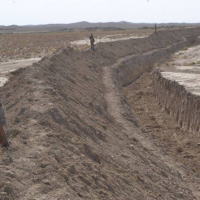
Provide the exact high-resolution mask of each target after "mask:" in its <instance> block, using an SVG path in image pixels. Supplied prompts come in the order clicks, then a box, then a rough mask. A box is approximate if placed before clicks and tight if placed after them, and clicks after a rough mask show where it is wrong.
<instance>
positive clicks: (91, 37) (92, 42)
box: [89, 33, 95, 50]
mask: <svg viewBox="0 0 200 200" xmlns="http://www.w3.org/2000/svg"><path fill="white" fill-rule="evenodd" d="M89 39H90V44H91V50H94V42H95V39H94V36H93V34H92V33H91V35H90V37H89Z"/></svg>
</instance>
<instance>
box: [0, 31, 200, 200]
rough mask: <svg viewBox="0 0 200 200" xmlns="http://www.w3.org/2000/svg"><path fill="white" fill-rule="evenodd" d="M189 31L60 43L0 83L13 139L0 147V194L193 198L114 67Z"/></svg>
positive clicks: (9, 199) (13, 198)
mask: <svg viewBox="0 0 200 200" xmlns="http://www.w3.org/2000/svg"><path fill="white" fill-rule="evenodd" d="M191 32H192V31H189V33H190V34H191ZM189 33H188V30H182V31H169V32H163V33H161V34H160V35H159V36H158V35H151V36H150V37H149V38H142V39H138V40H126V41H117V42H113V43H104V44H102V43H101V44H98V45H97V49H96V50H95V51H94V52H93V51H89V50H88V51H75V50H73V49H71V48H68V49H61V50H59V51H57V52H56V53H55V54H53V55H51V56H49V57H45V58H43V59H42V60H41V61H39V62H38V63H35V64H33V65H32V66H30V67H28V68H26V69H24V70H21V71H18V73H16V74H15V76H13V77H12V78H11V79H10V81H9V82H8V83H6V84H5V86H4V87H3V88H1V90H0V95H1V98H2V100H3V105H4V108H5V111H6V119H7V124H8V125H7V128H6V133H7V135H8V138H9V140H10V141H11V142H12V145H11V147H10V148H9V149H8V150H7V149H1V151H0V154H1V157H0V174H1V179H0V198H1V199H2V200H33V199H36V200H47V199H49V200H55V199H56V200H57V199H59V200H66V199H67V200H68V199H74V200H80V199H85V200H94V199H95V200H97V199H102V200H107V199H117V200H124V199H125V200H133V199H135V200H155V199H156V200H163V199H165V200H172V199H177V200H194V199H196V198H195V196H194V195H195V193H194V192H193V190H192V189H191V187H190V185H188V183H187V182H186V181H185V179H184V177H182V174H181V173H180V172H179V171H178V170H177V169H178V168H174V166H171V165H170V162H168V160H166V157H167V155H166V152H165V151H164V152H162V146H160V147H159V146H158V145H157V147H156V145H155V144H154V143H153V142H154V140H152V139H151V138H149V137H148V136H147V134H146V133H145V131H144V130H143V131H141V127H140V124H138V122H137V121H135V114H134V112H133V114H132V113H131V112H130V110H129V107H128V106H127V104H126V103H125V101H124V99H123V97H122V94H121V92H120V90H119V87H118V85H117V86H116V84H117V80H116V77H115V75H114V74H113V73H112V72H113V71H112V69H113V68H114V67H115V66H116V65H118V64H119V63H120V62H121V61H122V60H123V58H126V57H127V56H128V55H133V54H139V53H140V54H141V53H145V52H149V51H152V50H154V49H159V48H163V47H166V46H167V45H169V44H174V43H176V42H179V41H180V40H181V38H182V36H184V35H186V34H189ZM141 95H142V94H141ZM142 108H145V106H144V105H143V106H142ZM156 133H157V132H156ZM191 142H192V141H191ZM188 145H189V144H188ZM180 147H182V146H180ZM182 148H183V147H182ZM192 148H194V150H193V152H195V151H198V149H196V147H194V146H193V145H192ZM192 148H191V149H192ZM163 149H164V147H163ZM183 151H184V149H183ZM180 154H181V155H182V153H180ZM184 155H186V156H187V155H189V157H188V158H187V157H186V158H185V159H186V160H187V159H188V160H189V161H191V160H193V161H195V160H194V159H195V158H192V157H190V156H191V155H190V154H187V153H185V154H184ZM192 156H194V157H195V156H196V154H195V155H192ZM190 159H191V160H190ZM196 162H198V161H197V160H196ZM187 165H189V164H188V162H187ZM193 165H194V166H193V168H192V169H193V171H194V172H193V173H197V172H198V165H197V164H196V165H195V162H194V163H193ZM195 166H196V167H195ZM186 169H187V168H186ZM189 172H190V171H189ZM189 176H190V177H191V179H192V177H193V176H192V174H189ZM192 181H193V179H192V180H191V183H192ZM196 181H198V180H196ZM196 190H198V188H197V189H196Z"/></svg>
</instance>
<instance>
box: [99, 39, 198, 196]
mask: <svg viewBox="0 0 200 200" xmlns="http://www.w3.org/2000/svg"><path fill="white" fill-rule="evenodd" d="M183 40H185V41H186V38H183ZM176 45H177V44H174V46H176ZM170 48H172V46H168V47H166V48H164V49H157V50H153V51H151V52H148V53H145V54H142V55H132V56H127V57H125V58H122V59H119V60H118V61H117V62H116V63H115V64H114V65H112V66H105V67H104V68H103V83H104V86H105V91H106V93H105V99H106V102H107V107H108V113H109V114H110V115H111V116H112V117H113V118H114V120H115V121H117V122H118V123H119V124H120V125H121V127H122V128H123V130H124V134H125V135H133V136H134V137H135V138H136V140H138V141H139V142H140V143H141V144H142V146H143V147H145V148H146V149H147V150H148V151H149V152H151V153H153V154H154V155H156V156H157V157H158V158H159V159H160V160H162V161H163V163H165V164H166V165H167V166H168V167H169V168H171V169H172V170H173V171H174V172H176V173H177V174H178V175H179V176H180V178H181V179H182V180H183V181H184V182H185V184H186V186H187V187H188V188H189V189H190V190H191V191H192V193H193V195H194V196H195V197H196V199H200V179H199V178H198V177H197V176H196V174H195V173H194V171H190V168H189V167H185V166H187V162H190V161H189V160H188V161H186V162H181V159H177V156H174V155H173V154H170V153H169V151H168V152H167V148H165V147H164V145H158V143H159V142H162V141H161V139H160V140H159V138H156V137H155V134H152V133H151V134H148V131H147V130H148V129H144V127H145V123H148V121H147V120H144V118H142V117H140V116H142V115H146V112H149V109H150V112H151V116H150V119H149V121H152V118H155V116H156V115H157V118H159V119H160V118H162V117H163V118H164V117H165V118H166V117H167V113H164V112H163V110H162V108H160V107H159V106H158V102H157V100H156V97H155V95H154V92H153V88H152V85H151V76H150V72H149V70H150V69H151V68H153V66H148V67H145V66H143V67H144V71H143V70H140V72H139V73H137V72H133V73H135V74H136V77H135V78H133V82H131V81H130V79H129V83H128V84H127V83H126V84H124V85H125V87H121V85H123V80H125V79H126V77H123V76H124V75H125V74H123V76H122V77H121V78H122V79H121V80H122V83H120V74H119V73H120V67H122V66H124V63H128V62H130V61H132V60H133V59H137V57H140V58H142V57H143V56H144V58H145V57H146V56H149V57H151V56H152V55H153V54H159V52H160V51H165V50H167V49H170ZM157 60H162V58H161V57H158V58H157ZM157 60H156V59H153V62H156V61H157ZM153 62H152V63H153ZM144 63H145V62H144ZM145 68H146V69H145ZM136 70H137V68H136ZM130 76H131V75H130ZM133 77H134V76H133ZM134 86H135V87H134ZM150 87H151V88H150ZM138 92H139V95H140V96H141V95H142V96H143V98H144V99H145V98H146V100H143V101H141V99H140V98H141V97H139V98H138ZM148 95H149V96H151V99H149V98H148V97H147V96H148ZM133 101H134V103H133ZM148 101H150V103H149V104H148ZM152 104H154V107H153V106H152ZM138 106H139V107H140V109H139V114H140V115H139V114H138V112H137V111H138V109H137V108H138ZM155 107H157V108H156V109H155ZM141 108H142V109H141ZM151 108H152V109H151ZM154 109H155V110H154ZM159 111H160V113H161V114H160V113H159ZM156 112H157V113H156ZM141 113H142V114H141ZM158 113H159V114H160V115H159V114H158ZM148 114H149V113H148ZM155 120H156V118H155V119H153V121H155ZM168 120H169V121H170V120H171V123H172V124H173V125H174V126H173V127H172V128H174V129H175V130H176V129H178V130H180V132H181V131H182V130H181V129H179V127H178V125H177V124H176V123H174V121H173V119H171V118H170V116H168ZM147 125H149V124H147ZM149 126H150V125H149ZM150 127H151V126H150ZM168 128H169V127H168ZM166 129H167V128H166V127H164V128H163V130H162V127H161V129H159V130H158V129H157V127H156V126H155V128H154V129H153V130H151V131H152V132H153V131H155V132H158V131H159V133H160V134H161V135H162V134H163V133H164V132H165V131H166ZM170 131H171V130H170ZM167 137H168V136H167V135H166V136H165V138H164V136H163V138H162V139H163V140H166V138H167ZM153 138H156V139H157V140H154V139H153ZM177 139H178V138H177ZM170 142H172V141H170V140H168V143H166V144H165V145H166V146H167V145H169V146H170V147H171V146H173V145H177V144H176V143H172V144H170ZM173 148H175V149H176V150H177V146H173ZM190 166H191V165H190ZM197 168H198V166H197Z"/></svg>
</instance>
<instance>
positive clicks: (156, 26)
mask: <svg viewBox="0 0 200 200" xmlns="http://www.w3.org/2000/svg"><path fill="white" fill-rule="evenodd" d="M155 33H156V34H158V33H157V25H156V24H155Z"/></svg>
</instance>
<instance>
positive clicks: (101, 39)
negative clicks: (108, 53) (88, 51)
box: [70, 34, 149, 49]
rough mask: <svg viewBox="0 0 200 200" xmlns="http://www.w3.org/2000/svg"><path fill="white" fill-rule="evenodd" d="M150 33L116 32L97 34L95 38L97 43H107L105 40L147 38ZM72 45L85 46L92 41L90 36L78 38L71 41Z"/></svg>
mask: <svg viewBox="0 0 200 200" xmlns="http://www.w3.org/2000/svg"><path fill="white" fill-rule="evenodd" d="M148 36H149V34H148V35H141V34H115V35H106V36H103V37H101V36H97V38H95V44H98V43H101V42H103V43H105V42H116V41H123V40H129V39H138V38H145V37H148ZM70 44H71V47H76V48H79V49H81V48H83V47H84V46H85V45H86V46H90V41H89V40H88V38H85V39H82V40H76V41H73V42H70Z"/></svg>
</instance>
